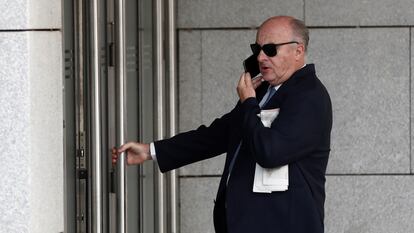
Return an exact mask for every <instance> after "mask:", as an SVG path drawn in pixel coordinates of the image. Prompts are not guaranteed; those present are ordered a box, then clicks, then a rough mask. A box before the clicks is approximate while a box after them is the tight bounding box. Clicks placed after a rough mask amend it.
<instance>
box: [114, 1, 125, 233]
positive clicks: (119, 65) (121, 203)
mask: <svg viewBox="0 0 414 233" xmlns="http://www.w3.org/2000/svg"><path fill="white" fill-rule="evenodd" d="M115 15H116V16H115V17H116V20H115V30H116V39H115V43H116V64H115V67H116V68H115V69H116V71H115V72H116V74H115V76H116V114H117V117H116V118H117V125H116V128H117V130H116V138H117V144H118V145H122V144H124V143H125V127H126V124H125V117H126V113H125V111H126V109H125V101H126V98H125V83H126V81H125V80H126V62H125V59H126V57H125V51H126V50H125V1H124V0H116V1H115ZM117 166H118V167H117V170H118V174H117V179H118V180H117V181H118V182H117V183H118V188H117V233H125V232H126V188H127V187H126V177H125V176H126V155H125V153H122V154H121V155H120V157H119V160H118V163H117Z"/></svg>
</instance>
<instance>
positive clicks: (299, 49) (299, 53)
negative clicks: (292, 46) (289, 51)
mask: <svg viewBox="0 0 414 233" xmlns="http://www.w3.org/2000/svg"><path fill="white" fill-rule="evenodd" d="M295 55H296V58H297V59H300V58H301V57H303V56H305V45H303V44H298V45H297V46H296V50H295Z"/></svg>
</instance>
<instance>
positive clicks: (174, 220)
mask: <svg viewBox="0 0 414 233" xmlns="http://www.w3.org/2000/svg"><path fill="white" fill-rule="evenodd" d="M168 50H169V52H168V62H169V63H168V69H169V72H168V73H169V82H168V83H169V88H168V89H169V92H168V93H169V110H170V111H169V127H170V129H169V132H170V135H169V136H174V135H175V134H176V133H177V129H176V127H177V70H176V68H177V61H176V58H177V54H176V53H177V50H176V16H175V0H168ZM168 180H169V182H168V183H169V186H168V193H169V208H170V211H169V212H170V213H171V215H170V216H169V222H170V224H169V227H170V229H169V232H171V233H177V232H178V217H177V216H178V203H177V202H178V197H177V194H178V187H177V186H178V185H177V172H176V171H175V170H173V171H171V172H170V174H169V177H168Z"/></svg>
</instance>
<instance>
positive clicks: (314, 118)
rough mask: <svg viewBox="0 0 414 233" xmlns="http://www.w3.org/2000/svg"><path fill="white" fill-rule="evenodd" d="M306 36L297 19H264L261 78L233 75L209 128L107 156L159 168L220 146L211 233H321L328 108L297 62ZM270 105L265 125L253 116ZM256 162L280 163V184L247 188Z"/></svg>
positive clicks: (256, 48) (310, 73)
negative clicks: (272, 114) (231, 102)
mask: <svg viewBox="0 0 414 233" xmlns="http://www.w3.org/2000/svg"><path fill="white" fill-rule="evenodd" d="M308 41H309V33H308V30H307V28H306V26H305V25H304V24H303V22H302V21H300V20H297V19H294V18H292V17H288V16H278V17H272V18H270V19H268V20H266V21H265V22H264V23H263V24H262V25H261V26H260V28H259V30H258V32H257V36H256V43H255V44H252V45H251V48H252V51H253V54H255V55H256V56H257V61H258V63H259V67H260V73H261V75H262V76H261V77H259V78H258V79H254V80H253V81H252V79H251V77H250V75H249V73H243V74H242V75H241V77H240V81H239V84H238V86H237V93H238V95H239V97H240V101H239V102H238V103H237V105H236V107H235V108H234V109H233V110H232V111H231V112H229V113H227V114H225V115H224V116H222V117H221V118H219V119H216V120H214V121H213V123H212V124H211V125H210V126H209V127H206V126H200V127H199V128H198V129H196V130H193V131H189V132H185V133H181V134H178V135H176V136H174V137H172V138H170V139H166V140H161V141H156V142H154V143H151V144H141V143H136V142H129V143H127V144H125V145H122V146H121V147H120V148H119V149H113V162H114V163H115V162H116V160H117V158H118V155H119V153H121V152H124V151H127V156H128V158H127V161H128V164H140V163H142V162H144V161H145V160H149V159H156V160H157V162H158V165H159V168H160V170H161V171H162V172H166V171H169V170H172V169H175V168H178V167H181V166H184V165H186V164H190V163H194V162H197V161H200V160H203V159H207V158H211V157H213V156H217V155H220V154H222V153H224V152H227V157H226V162H225V167H224V171H223V174H222V178H221V181H220V185H219V189H218V192H217V198H216V204H215V207H214V225H215V229H216V232H217V233H222V232H229V233H255V232H257V233H266V232H272V233H273V232H280V233H287V232H290V233H322V232H324V202H325V172H326V166H327V163H328V156H329V152H330V133H331V127H332V109H331V101H330V98H329V95H328V92H327V91H326V89H325V87H324V86H323V84H322V83H321V82H320V81H319V79H318V78H317V77H316V74H315V67H314V65H313V64H307V65H306V64H305V55H306V49H307V45H308ZM273 90H276V92H275V93H274V94H273V92H274V91H273ZM265 99H266V101H265ZM275 108H278V109H279V114H278V116H277V118H276V119H275V120H274V121H273V122H272V124H271V126H270V127H265V126H264V125H263V123H262V121H261V119H260V118H259V117H258V114H259V113H260V112H261V110H262V109H275ZM256 163H257V164H259V165H260V166H261V167H263V168H276V167H280V166H283V165H288V172H289V175H288V176H289V185H288V189H287V190H286V191H276V192H271V193H257V192H253V181H254V176H255V166H256Z"/></svg>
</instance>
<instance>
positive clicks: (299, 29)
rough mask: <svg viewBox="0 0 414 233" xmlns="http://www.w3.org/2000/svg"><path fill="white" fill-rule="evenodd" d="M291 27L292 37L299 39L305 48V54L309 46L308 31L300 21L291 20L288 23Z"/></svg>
mask: <svg viewBox="0 0 414 233" xmlns="http://www.w3.org/2000/svg"><path fill="white" fill-rule="evenodd" d="M290 26H291V27H292V32H293V36H294V37H296V38H299V39H300V40H301V41H300V42H302V43H303V45H304V47H305V52H306V51H307V49H308V44H309V30H308V28H307V27H306V25H305V23H304V22H303V21H302V20H299V19H295V18H293V19H292V20H291V21H290Z"/></svg>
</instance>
